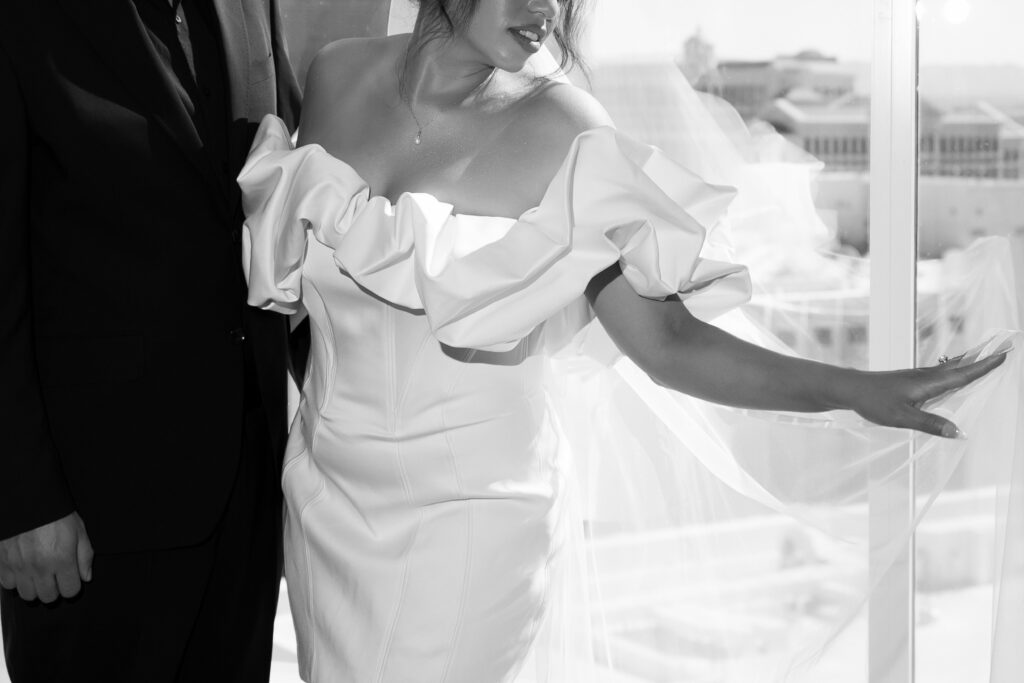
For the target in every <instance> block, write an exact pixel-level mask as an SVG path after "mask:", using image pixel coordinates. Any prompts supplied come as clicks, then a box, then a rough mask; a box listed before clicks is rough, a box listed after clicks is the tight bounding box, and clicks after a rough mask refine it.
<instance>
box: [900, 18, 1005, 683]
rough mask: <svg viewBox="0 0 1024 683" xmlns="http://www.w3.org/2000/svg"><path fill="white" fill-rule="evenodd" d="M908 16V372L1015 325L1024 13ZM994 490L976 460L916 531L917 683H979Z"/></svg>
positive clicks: (997, 479)
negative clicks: (913, 262)
mask: <svg viewBox="0 0 1024 683" xmlns="http://www.w3.org/2000/svg"><path fill="white" fill-rule="evenodd" d="M917 6H918V18H919V31H920V76H919V78H920V88H919V107H918V109H919V135H920V137H921V143H922V144H921V150H922V153H921V159H920V165H919V179H918V240H919V243H918V254H919V260H918V264H917V267H918V299H917V307H918V326H917V337H918V362H919V364H921V365H931V364H934V363H935V362H936V359H937V358H938V356H939V355H940V354H946V355H949V356H955V355H956V354H957V353H959V352H961V351H963V350H964V349H965V348H966V347H968V346H970V345H973V344H976V343H977V342H978V341H980V340H981V339H983V338H984V333H985V331H986V330H988V329H991V328H1008V327H1009V328H1018V327H1019V315H1020V311H1021V305H1022V303H1024V297H1022V296H1021V292H1022V290H1021V289H1020V287H1021V285H1016V286H1015V285H1014V278H1013V276H1012V273H1013V272H1014V270H1016V272H1018V273H1020V272H1024V271H1022V270H1021V267H1022V266H1024V180H1022V178H1024V176H1022V170H1024V166H1022V165H1021V159H1020V156H1019V155H1020V150H1021V149H1022V147H1024V50H1022V49H1021V47H1020V39H1019V27H1020V26H1021V25H1024V5H1022V4H1021V3H1020V2H1018V1H1017V0H985V1H984V2H982V1H978V0H920V1H919V2H918V3H917ZM935 138H938V141H939V142H938V145H937V148H936V146H934V145H933V143H932V140H934V139H935ZM1018 281H1020V280H1019V279H1018ZM968 438H970V435H968ZM1004 481H1005V477H1004V473H1000V472H997V471H995V470H994V469H993V466H992V465H991V464H990V463H987V461H986V459H985V458H971V459H970V465H969V466H962V467H961V468H960V469H959V470H957V472H956V473H955V474H954V475H953V478H952V481H951V482H950V484H949V486H948V487H947V490H946V491H945V492H944V493H943V494H942V495H941V496H940V497H939V498H938V499H937V500H936V502H935V504H934V507H933V508H932V510H931V511H930V512H929V514H928V516H927V517H926V518H925V521H924V522H923V523H922V524H921V527H920V529H919V531H918V533H917V539H916V551H915V554H916V587H917V593H916V603H917V618H916V622H917V623H916V659H915V667H916V676H917V681H918V682H919V683H955V682H960V681H982V680H988V677H989V670H988V666H989V655H988V653H989V638H990V636H991V626H992V599H993V570H994V566H993V558H992V557H991V553H990V552H989V553H986V552H983V551H982V549H984V548H989V547H991V544H992V538H991V537H990V536H991V533H992V529H993V528H995V527H996V525H995V524H994V522H993V520H994V516H995V515H996V513H997V509H996V505H997V502H998V497H999V487H1000V484H1001V483H1004Z"/></svg>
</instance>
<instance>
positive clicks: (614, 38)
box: [587, 0, 1024, 66]
mask: <svg viewBox="0 0 1024 683" xmlns="http://www.w3.org/2000/svg"><path fill="white" fill-rule="evenodd" d="M920 5H921V7H922V10H923V12H922V24H921V63H922V64H1016V65H1019V66H1024V43H1022V42H1021V40H1020V35H1021V30H1022V28H1024V0H921V3H920ZM592 7H593V14H592V17H591V20H590V30H589V34H590V35H589V41H588V45H587V49H588V53H589V55H590V59H591V60H592V61H593V62H594V63H600V62H601V61H605V60H613V61H620V60H623V59H633V58H636V59H650V58H659V57H661V58H663V57H674V56H675V55H677V54H678V53H679V51H680V49H681V48H682V43H683V41H684V40H685V39H686V38H688V37H689V36H691V35H693V34H694V32H695V31H696V30H697V29H698V28H700V30H701V32H702V33H703V35H704V37H705V39H706V40H708V42H710V43H711V44H712V45H714V46H715V53H716V55H717V56H718V58H719V59H751V60H760V59H771V58H773V57H776V56H778V55H780V54H793V53H795V52H798V51H800V50H803V49H815V50H818V51H820V52H822V53H824V54H826V55H830V56H835V57H837V58H838V59H840V60H841V61H859V62H867V61H870V59H871V43H872V16H873V14H872V9H873V3H872V2H871V0H699V1H698V0H629V1H628V2H622V1H613V0H592ZM627 7H628V10H627V9H625V8H627ZM951 21H952V22H957V21H959V22H960V23H951Z"/></svg>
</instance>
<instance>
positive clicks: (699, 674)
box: [390, 2, 1024, 683]
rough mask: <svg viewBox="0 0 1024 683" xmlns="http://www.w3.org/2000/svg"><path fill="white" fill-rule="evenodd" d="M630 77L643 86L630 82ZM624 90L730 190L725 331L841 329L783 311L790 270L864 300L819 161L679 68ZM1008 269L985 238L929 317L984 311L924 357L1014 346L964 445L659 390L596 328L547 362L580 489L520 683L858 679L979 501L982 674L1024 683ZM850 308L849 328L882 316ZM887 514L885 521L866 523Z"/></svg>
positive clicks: (969, 398)
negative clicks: (901, 594)
mask: <svg viewBox="0 0 1024 683" xmlns="http://www.w3.org/2000/svg"><path fill="white" fill-rule="evenodd" d="M392 6H393V9H392V22H391V28H390V32H392V33H397V32H402V31H404V30H408V29H409V28H410V27H411V25H412V18H413V14H414V10H413V9H410V8H409V7H408V6H406V4H405V3H401V2H396V3H392ZM616 69H632V70H631V71H630V75H629V77H628V78H622V77H621V74H616V72H615V71H616ZM610 81H614V82H615V84H616V87H617V88H619V90H618V91H617V98H615V99H609V100H608V101H603V104H605V105H606V107H607V108H608V109H609V112H610V113H611V115H612V118H613V119H614V120H615V121H616V125H617V126H618V127H619V128H620V129H623V130H624V132H626V133H627V134H629V135H630V136H632V137H635V138H638V139H640V140H641V141H644V142H647V143H650V144H654V145H656V146H659V147H661V148H662V149H663V150H664V152H665V153H666V154H667V155H668V156H669V157H671V158H673V159H675V160H676V161H677V162H679V163H681V164H682V165H683V166H685V167H687V168H688V169H690V170H692V171H694V172H695V173H697V174H698V175H700V176H701V177H702V178H704V179H705V180H706V181H708V182H710V183H713V184H718V185H730V186H733V187H736V188H737V189H738V195H737V198H736V200H735V201H734V203H733V205H732V207H731V209H730V212H729V214H728V219H727V221H725V222H723V223H721V224H719V225H718V226H717V228H716V229H715V230H714V231H713V232H712V233H711V234H709V235H708V239H707V244H706V247H705V251H704V253H703V255H705V256H707V257H709V258H718V259H721V260H733V261H738V262H741V263H744V264H746V265H747V266H748V267H749V269H750V271H751V275H752V279H753V281H754V284H755V296H754V298H753V300H752V302H751V304H749V305H748V306H746V307H744V308H743V309H741V310H738V311H733V312H730V313H728V314H726V315H724V316H722V317H720V318H717V319H716V320H715V321H714V322H715V324H718V325H720V326H722V327H723V328H725V329H728V330H729V331H731V332H733V333H734V334H737V335H739V336H741V337H743V338H746V339H749V340H752V341H755V342H757V343H760V344H762V345H765V346H769V347H771V348H775V349H777V350H779V351H782V352H784V353H795V352H794V351H792V350H790V349H788V348H787V347H786V346H785V345H783V344H782V343H781V342H780V341H779V340H778V339H776V338H775V337H774V336H773V335H772V334H771V333H770V332H769V331H768V329H767V328H766V327H765V325H764V324H763V323H764V322H765V321H766V320H768V319H777V318H778V317H779V316H783V317H784V316H791V317H795V318H796V317H799V316H804V317H805V318H806V316H807V315H808V313H810V314H815V313H818V314H820V315H827V314H831V313H832V312H833V309H834V302H829V301H828V300H821V299H807V300H805V301H803V303H802V304H801V306H802V308H800V309H799V310H797V309H795V308H794V305H793V302H792V299H791V298H787V297H785V296H780V295H779V294H778V287H777V283H778V281H779V279H780V278H781V277H782V276H783V275H787V274H788V276H790V277H792V276H794V273H795V275H796V276H800V275H801V274H803V275H806V277H808V278H815V279H816V280H818V281H821V282H823V283H825V284H824V285H823V286H824V287H825V288H827V287H828V283H830V282H832V283H834V282H838V281H841V282H845V283H846V284H847V285H849V284H850V283H851V282H852V283H854V284H855V285H856V286H863V288H864V289H866V286H867V283H866V280H865V279H864V275H863V274H864V273H866V268H865V265H864V261H863V259H861V258H860V257H857V256H849V255H842V254H828V253H825V251H823V247H824V246H826V245H827V244H829V242H830V240H831V237H832V235H831V234H830V232H829V230H828V228H827V227H826V225H825V224H824V223H823V221H822V220H821V218H820V217H819V215H818V212H817V210H816V209H815V207H814V202H813V188H814V178H815V176H816V174H817V173H818V172H819V171H820V168H821V165H820V164H819V163H818V162H817V161H816V160H815V159H814V158H812V157H809V156H808V155H806V154H805V153H804V152H803V151H802V150H798V149H796V148H794V147H792V146H791V145H789V144H788V143H787V142H786V141H785V140H783V139H782V138H781V137H780V136H778V135H776V134H774V133H773V132H772V131H768V130H757V129H755V130H750V129H748V128H747V127H746V126H745V125H744V123H743V121H742V120H740V118H739V117H738V116H737V115H736V113H735V112H734V111H733V110H732V109H731V108H730V107H728V105H726V104H725V103H723V102H721V101H720V100H715V99H714V98H710V97H708V96H705V95H702V94H700V93H697V92H695V91H694V90H693V89H692V88H691V87H690V85H689V84H688V83H687V82H686V80H685V78H684V77H683V76H682V74H681V73H680V71H679V70H678V68H676V67H675V65H673V64H671V63H667V62H666V63H665V64H661V65H649V66H645V67H644V68H643V69H639V68H636V67H635V66H634V67H625V66H621V67H615V66H610V65H599V64H598V65H595V69H594V72H593V74H592V78H591V82H590V84H589V86H587V87H591V88H592V89H593V92H594V94H595V95H596V96H597V97H598V99H602V93H603V92H605V91H606V90H605V89H606V87H607V85H608V83H609V82H610ZM584 85H587V84H584ZM652 93H654V95H652ZM648 100H650V101H651V105H650V107H648V108H645V107H644V106H643V103H644V102H646V101H648ZM623 102H628V103H629V106H628V107H623V106H622V103H623ZM638 103H639V104H638ZM655 107H657V111H655ZM666 110H670V111H671V120H672V122H673V125H672V126H670V127H666V126H665V123H664V121H665V111H666ZM1008 253H1009V250H1008V249H1007V248H1006V247H1005V245H1004V244H1001V243H1000V241H999V240H998V239H995V238H990V239H988V240H983V241H980V242H978V243H976V244H975V245H974V246H972V247H971V248H969V249H967V250H965V251H963V252H958V253H955V254H951V255H949V256H947V263H945V265H946V266H947V267H946V268H945V269H944V271H943V272H944V273H945V274H946V275H947V279H946V281H944V283H943V287H942V291H941V292H940V293H939V295H938V299H939V300H940V302H941V306H938V307H936V308H933V309H923V310H922V313H921V316H922V319H921V320H919V324H920V325H925V324H927V323H928V322H929V317H932V316H934V317H938V316H941V315H947V316H948V311H949V310H958V311H967V312H970V314H969V315H966V316H964V318H963V324H962V326H961V330H960V333H959V335H958V336H957V337H956V338H955V339H949V338H946V339H937V340H933V341H931V342H929V343H926V344H922V346H923V348H922V354H921V355H922V357H923V358H935V357H937V356H938V355H939V354H940V353H949V354H950V355H954V354H956V353H960V352H963V351H966V353H967V355H966V357H965V361H964V362H966V360H969V359H970V358H973V357H977V356H983V355H986V354H989V353H993V352H996V351H998V350H1000V349H1003V348H1006V347H1008V346H1011V345H1012V346H1015V347H1017V349H1018V351H1017V352H1015V353H1011V354H1010V355H1009V357H1008V359H1007V362H1006V363H1004V365H1003V366H1002V367H1001V368H999V369H998V370H997V371H995V372H993V373H992V374H991V375H990V376H988V377H986V378H984V379H982V380H981V381H979V382H977V383H975V384H974V385H971V386H970V387H968V388H967V389H965V390H963V391H961V392H958V393H956V394H954V395H950V396H946V397H943V398H941V399H940V400H938V401H937V402H935V404H934V405H933V406H932V407H931V408H932V409H933V410H935V411H936V412H940V413H943V414H946V415H950V416H952V417H953V419H954V420H955V421H956V422H957V424H958V425H960V427H961V428H962V429H963V430H964V431H965V432H966V434H968V435H969V438H968V439H966V440H945V439H939V438H933V437H925V436H921V435H916V434H911V433H908V432H905V431H900V430H891V429H885V428H881V427H876V426H872V425H869V424H867V423H865V422H864V421H863V420H861V419H860V418H858V417H857V416H856V415H853V414H851V413H844V412H832V413H821V414H791V413H777V412H776V413H770V412H755V411H744V410H737V409H729V408H724V407H721V406H716V405H712V404H709V403H705V402H702V401H699V400H697V399H693V398H690V397H688V396H684V395H681V394H678V393H675V392H672V391H669V390H666V389H664V388H662V387H660V386H657V385H656V384H655V383H653V382H652V381H651V380H650V379H649V378H648V377H646V375H644V373H643V372H642V371H640V370H639V369H638V368H637V367H636V366H635V365H634V364H633V363H631V362H630V361H629V360H628V359H627V358H624V357H622V356H621V354H619V353H618V351H617V350H616V349H615V347H614V345H613V344H612V343H611V341H610V340H609V339H608V337H607V335H606V334H605V333H604V330H603V329H602V328H601V326H600V324H599V323H598V322H597V321H594V322H592V323H591V324H590V325H588V326H587V327H585V328H584V329H583V330H582V331H580V332H579V333H578V334H577V335H576V336H575V337H574V338H573V340H572V342H571V343H570V344H569V345H568V346H566V347H565V348H562V349H561V350H559V352H558V353H557V354H556V355H555V356H554V357H553V358H552V359H551V363H550V373H549V380H548V394H549V402H550V406H551V410H552V412H553V414H555V415H556V416H557V419H558V423H559V425H560V428H561V430H562V432H563V435H564V438H563V439H562V442H563V444H564V452H563V453H561V454H560V457H561V463H562V468H563V473H564V482H563V483H564V495H563V501H562V514H561V521H560V534H559V536H558V538H559V543H558V551H557V553H556V555H555V559H554V561H553V564H552V568H551V576H550V588H549V592H550V596H551V600H550V610H549V614H548V617H547V620H546V623H545V626H544V627H543V629H542V631H541V633H540V634H539V635H538V638H537V643H536V647H535V648H534V653H533V655H532V657H531V659H530V661H528V662H526V664H525V665H524V667H523V670H522V672H521V675H520V679H519V680H522V681H550V682H552V683H554V682H557V681H562V682H573V683H576V682H585V681H586V682H589V681H623V682H626V681H631V682H638V681H744V682H745V683H752V682H756V681H779V680H787V681H830V682H834V683H842V682H845V681H851V682H853V681H863V680H866V679H867V678H866V675H865V674H864V672H863V668H864V667H865V664H864V662H865V660H866V647H867V646H866V625H865V624H866V621H865V607H866V604H867V601H868V598H869V596H870V594H871V591H872V590H873V589H874V588H875V587H876V585H877V581H878V578H879V577H881V576H882V575H884V573H885V572H886V570H887V569H888V567H889V565H891V564H892V563H893V562H894V561H895V560H896V558H898V557H899V556H900V554H901V553H902V552H903V551H904V549H905V548H906V546H907V543H908V540H909V539H910V537H911V535H912V534H913V533H914V531H915V529H918V530H927V531H928V532H929V533H933V532H935V530H936V529H938V528H940V527H941V526H942V524H943V520H947V521H949V520H951V519H952V517H950V515H952V514H953V510H954V508H956V507H957V506H958V505H961V506H962V505H974V506H976V509H975V508H972V509H973V510H974V512H973V513H972V517H971V520H972V524H974V525H975V527H977V526H978V525H980V526H981V527H983V528H981V529H980V530H979V529H978V528H975V529H974V531H975V533H974V535H973V536H971V538H972V539H974V540H973V541H972V543H973V545H971V546H970V548H969V549H968V550H965V551H964V552H969V553H972V554H981V555H983V556H984V557H985V558H986V559H985V560H984V561H982V562H980V565H981V566H984V567H985V568H986V570H985V571H987V572H988V573H989V575H988V577H987V578H986V579H984V580H982V581H981V583H982V584H985V585H991V609H990V619H989V620H988V621H989V626H990V628H991V633H990V635H989V637H988V639H987V648H988V649H987V655H988V658H989V660H990V673H989V680H990V681H998V682H1000V683H1001V682H1003V681H1010V680H1016V678H1014V677H1015V676H1019V672H1020V671H1022V670H1024V661H1022V660H1024V650H1022V648H1020V647H1019V642H1020V638H1021V636H1022V635H1024V616H1022V614H1024V609H1022V608H1024V549H1022V543H1021V539H1022V538H1024V533H1022V532H1024V529H1022V528H1021V526H1022V524H1024V501H1022V487H1024V481H1021V479H1022V478H1024V464H1022V463H1021V462H1019V461H1020V459H1021V457H1022V455H1024V445H1022V444H1024V441H1022V440H1021V439H1024V405H1022V403H1021V401H1022V389H1021V387H1022V384H1021V378H1022V376H1024V374H1022V373H1024V367H1022V361H1021V359H1020V349H1021V348H1024V337H1022V336H1021V334H1020V333H1017V332H1012V331H1010V330H1015V329H1017V328H1018V327H1019V321H1018V320H1017V302H1016V296H1017V291H1016V285H1015V282H1014V276H1013V271H1012V265H1011V264H1010V262H1009V257H1008V256H1007V254H1008ZM848 288H849V287H848ZM858 301H859V300H858V299H856V297H854V298H853V299H852V300H850V301H848V302H847V304H848V305H847V306H846V307H845V308H844V310H843V313H842V315H844V316H848V317H851V319H852V318H857V317H858V316H860V317H861V318H864V317H866V310H864V306H863V305H860V306H858ZM816 307H817V308H816ZM773 316H774V317H773ZM862 322H863V321H862ZM799 328H800V324H799V322H796V323H794V329H799ZM929 344H931V346H929ZM940 345H941V346H940ZM811 348H812V350H813V345H812V347H811ZM806 349H807V347H805V348H803V349H802V351H804V352H806ZM908 477H909V478H912V480H913V481H914V483H915V485H914V500H915V510H914V513H913V514H912V515H909V516H907V517H900V516H899V515H898V514H896V513H895V512H892V511H886V510H885V509H884V508H883V507H882V506H881V505H880V504H879V503H878V501H879V500H886V499H887V498H886V497H885V495H884V492H885V489H886V487H889V486H892V485H893V482H899V481H902V480H904V479H906V478H908ZM947 499H948V501H949V502H948V503H947V502H943V503H942V504H941V505H940V504H938V503H937V501H945V500H947ZM886 515H889V523H888V524H885V525H879V524H877V523H875V524H872V520H873V519H875V520H877V519H878V518H880V517H883V518H884V517H885V516H886ZM949 523H953V522H949ZM883 527H884V530H882V529H883ZM921 561H934V562H943V561H949V560H948V558H947V559H945V560H944V559H943V558H932V559H929V558H927V557H925V558H923V559H922V558H921V557H920V556H919V562H921ZM941 574H942V572H941V571H937V572H936V575H937V576H938V575H941Z"/></svg>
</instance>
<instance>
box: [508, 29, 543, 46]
mask: <svg viewBox="0 0 1024 683" xmlns="http://www.w3.org/2000/svg"><path fill="white" fill-rule="evenodd" d="M508 32H509V33H511V34H512V37H513V38H514V39H515V40H516V42H517V43H519V44H520V45H521V46H522V48H523V49H524V50H526V51H527V52H530V53H533V52H537V51H538V50H540V46H541V45H543V44H544V38H545V37H546V32H545V31H544V28H543V27H542V26H537V25H536V24H531V25H528V26H513V27H512V28H510V29H509V30H508Z"/></svg>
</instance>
